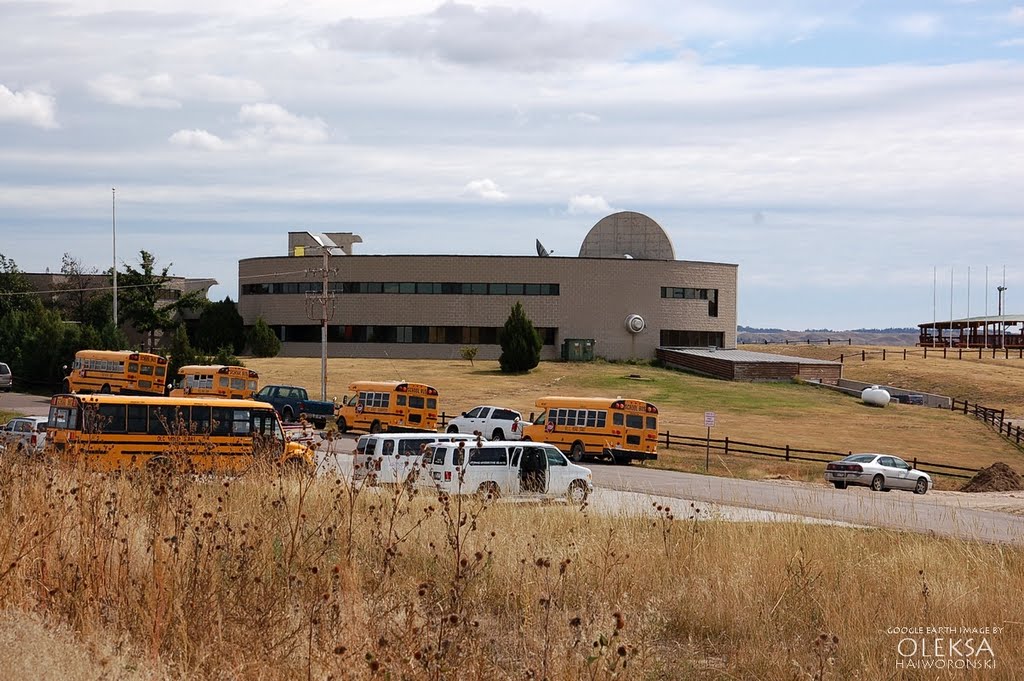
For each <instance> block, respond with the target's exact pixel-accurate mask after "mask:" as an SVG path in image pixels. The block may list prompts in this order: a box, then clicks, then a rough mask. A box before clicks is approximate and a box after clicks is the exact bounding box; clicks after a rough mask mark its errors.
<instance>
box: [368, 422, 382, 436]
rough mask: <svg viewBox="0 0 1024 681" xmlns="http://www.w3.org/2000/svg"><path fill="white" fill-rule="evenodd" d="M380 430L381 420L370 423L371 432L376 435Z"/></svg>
mask: <svg viewBox="0 0 1024 681" xmlns="http://www.w3.org/2000/svg"><path fill="white" fill-rule="evenodd" d="M379 432H380V421H374V422H373V423H371V424H370V433H371V434H373V435H376V434H377V433H379Z"/></svg>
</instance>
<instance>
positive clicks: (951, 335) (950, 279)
mask: <svg viewBox="0 0 1024 681" xmlns="http://www.w3.org/2000/svg"><path fill="white" fill-rule="evenodd" d="M952 343H953V266H952V265H950V266H949V343H948V344H947V345H951V344H952Z"/></svg>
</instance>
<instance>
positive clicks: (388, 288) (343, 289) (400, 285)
mask: <svg viewBox="0 0 1024 681" xmlns="http://www.w3.org/2000/svg"><path fill="white" fill-rule="evenodd" d="M327 288H328V291H330V292H331V293H404V294H429V295H459V296H557V295H558V294H559V285H558V284H508V283H505V284H492V283H486V282H473V283H464V282H439V281H401V282H398V281H332V282H330V283H329V284H328V287H327ZM321 292H323V283H322V282H318V281H297V282H296V281H292V282H275V283H263V284H243V285H242V295H267V294H298V293H321Z"/></svg>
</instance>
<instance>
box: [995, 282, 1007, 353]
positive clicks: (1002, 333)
mask: <svg viewBox="0 0 1024 681" xmlns="http://www.w3.org/2000/svg"><path fill="white" fill-rule="evenodd" d="M996 291H998V292H999V347H1000V348H1005V347H1006V322H1005V321H1003V296H1005V295H1006V265H1003V285H1002V286H997V287H996Z"/></svg>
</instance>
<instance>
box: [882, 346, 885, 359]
mask: <svg viewBox="0 0 1024 681" xmlns="http://www.w3.org/2000/svg"><path fill="white" fill-rule="evenodd" d="M882 361H883V362H884V361H885V348H882Z"/></svg>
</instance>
